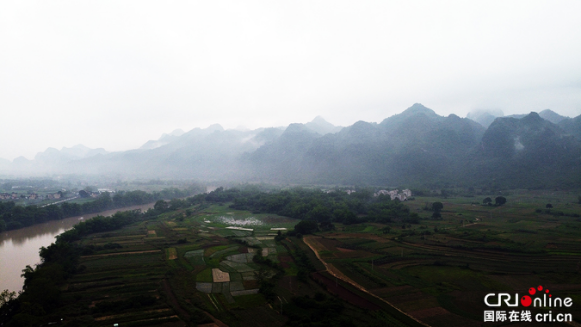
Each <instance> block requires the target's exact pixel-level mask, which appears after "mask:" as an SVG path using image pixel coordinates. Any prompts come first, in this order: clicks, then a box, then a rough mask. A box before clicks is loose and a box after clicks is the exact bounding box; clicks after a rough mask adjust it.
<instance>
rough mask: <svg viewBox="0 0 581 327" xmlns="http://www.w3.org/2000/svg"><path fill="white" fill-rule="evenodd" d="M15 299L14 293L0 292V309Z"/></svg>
mask: <svg viewBox="0 0 581 327" xmlns="http://www.w3.org/2000/svg"><path fill="white" fill-rule="evenodd" d="M15 298H16V292H10V291H9V290H4V291H2V293H0V308H1V307H2V306H3V305H4V304H6V303H8V302H10V301H12V300H14V299H15Z"/></svg>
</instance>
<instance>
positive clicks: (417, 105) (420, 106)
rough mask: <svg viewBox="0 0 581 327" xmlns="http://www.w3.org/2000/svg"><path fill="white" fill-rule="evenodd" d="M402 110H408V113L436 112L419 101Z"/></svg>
mask: <svg viewBox="0 0 581 327" xmlns="http://www.w3.org/2000/svg"><path fill="white" fill-rule="evenodd" d="M404 112H409V113H412V112H413V113H419V112H422V113H425V114H436V112H435V111H434V110H432V109H430V108H427V107H425V106H424V105H423V104H421V103H414V105H413V106H411V107H409V108H407V109H406V110H405V111H404Z"/></svg>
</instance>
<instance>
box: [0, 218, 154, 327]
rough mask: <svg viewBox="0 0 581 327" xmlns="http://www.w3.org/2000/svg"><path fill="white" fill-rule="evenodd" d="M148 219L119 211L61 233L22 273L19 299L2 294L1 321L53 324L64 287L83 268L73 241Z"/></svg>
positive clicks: (8, 322) (79, 246) (21, 323)
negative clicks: (53, 312) (35, 263)
mask: <svg viewBox="0 0 581 327" xmlns="http://www.w3.org/2000/svg"><path fill="white" fill-rule="evenodd" d="M151 213H152V214H153V212H151ZM145 217H147V213H141V212H140V211H139V210H134V211H123V212H121V211H120V212H117V213H115V214H114V215H113V216H111V217H103V216H97V217H95V218H93V219H90V220H87V221H85V222H81V223H79V224H77V225H75V226H74V227H73V228H72V229H70V230H68V231H66V232H64V233H62V234H60V235H59V236H57V238H56V241H55V242H54V243H52V244H51V245H49V246H48V247H41V248H40V252H39V253H40V258H41V263H40V264H38V265H36V266H35V267H31V266H26V268H25V269H24V270H22V277H24V286H23V290H22V292H21V293H20V294H19V295H18V297H15V294H14V293H12V294H10V292H8V291H4V292H3V293H2V297H3V300H2V303H1V304H2V305H1V306H0V321H2V323H6V325H5V326H46V325H47V324H49V322H50V321H54V317H52V316H51V315H50V312H51V311H52V310H54V309H55V308H57V307H59V306H60V305H61V304H62V302H63V301H64V300H63V298H62V297H61V293H62V291H61V287H62V285H63V284H64V282H65V281H66V280H67V279H68V278H70V277H71V276H72V275H74V274H75V273H78V272H80V271H82V270H83V268H84V267H83V266H79V259H80V256H81V254H82V253H83V249H84V247H83V246H82V245H79V244H77V243H74V241H76V240H78V239H80V238H81V237H82V236H85V235H89V234H92V233H98V232H106V231H112V230H117V229H120V228H122V227H123V226H126V225H129V224H131V223H133V222H136V221H138V220H140V219H143V218H145Z"/></svg>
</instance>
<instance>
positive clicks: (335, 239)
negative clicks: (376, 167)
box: [57, 192, 581, 326]
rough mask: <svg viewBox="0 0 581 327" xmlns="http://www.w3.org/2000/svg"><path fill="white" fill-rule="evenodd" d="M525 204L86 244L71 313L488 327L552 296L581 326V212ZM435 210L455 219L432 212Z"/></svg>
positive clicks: (183, 222) (69, 284)
mask: <svg viewBox="0 0 581 327" xmlns="http://www.w3.org/2000/svg"><path fill="white" fill-rule="evenodd" d="M516 194H517V196H518V198H517V199H518V202H516V203H513V202H512V200H513V199H512V198H511V197H510V196H507V198H508V200H509V201H508V203H507V205H506V206H488V205H482V204H480V203H475V201H474V200H473V199H465V198H451V199H445V200H442V199H441V198H429V197H426V198H420V197H418V198H416V200H415V201H410V202H408V203H407V205H408V206H409V208H410V210H411V211H414V212H418V213H419V216H420V218H421V219H420V220H419V222H418V223H414V224H405V223H400V222H397V221H394V222H390V223H386V224H380V223H358V224H351V225H344V224H341V223H335V226H334V227H335V228H334V229H330V230H327V231H324V232H321V231H319V232H315V233H314V234H313V235H305V236H303V237H300V236H299V237H295V236H281V237H277V235H278V234H279V231H280V232H282V233H284V232H286V231H289V230H293V229H294V226H295V225H296V224H297V223H298V220H295V219H291V218H287V217H281V216H277V215H274V214H254V213H251V212H248V211H241V210H234V209H232V208H229V207H228V206H227V205H219V204H214V205H209V206H208V205H194V206H190V207H188V208H184V209H180V210H174V211H171V210H168V211H167V212H165V213H162V214H160V215H158V216H155V217H153V218H148V219H147V220H143V221H139V222H136V223H133V224H130V225H128V226H125V227H123V228H122V229H119V230H116V231H110V232H103V233H93V234H90V235H88V236H86V237H84V238H82V239H81V240H80V241H78V243H79V245H80V246H82V247H84V248H87V249H91V250H90V251H88V252H87V253H83V255H81V257H80V261H79V267H80V269H79V270H78V272H77V273H75V274H73V275H72V277H71V278H69V279H68V280H67V281H66V285H64V286H63V287H62V301H61V302H62V307H61V308H59V309H58V310H57V313H58V314H62V315H64V316H66V317H68V318H67V319H68V320H69V321H70V322H71V324H72V325H73V323H72V322H75V323H78V324H80V325H83V326H110V325H111V324H113V323H120V326H121V324H125V325H134V326H138V325H144V324H147V325H164V326H190V325H194V324H204V323H212V322H214V323H216V324H218V325H220V324H222V323H223V324H226V325H228V326H254V325H256V324H255V323H256V321H258V320H261V319H262V320H261V321H263V322H262V324H263V325H265V326H266V325H268V326H282V325H285V324H291V325H292V322H293V321H292V319H299V318H298V317H303V318H300V319H307V318H305V317H311V318H309V319H314V320H313V321H315V320H316V318H314V317H315V316H316V315H317V314H318V313H316V312H317V311H312V310H314V309H313V308H327V309H325V310H331V309H329V308H335V309H336V310H340V312H341V314H340V315H336V317H334V318H333V319H335V318H337V319H339V320H336V322H337V323H339V321H342V323H344V324H345V325H347V326H369V325H390V326H391V325H393V326H421V325H424V326H425V325H428V326H464V325H466V326H468V325H470V326H471V325H475V326H476V325H482V323H483V321H482V317H483V311H484V310H486V309H487V307H485V306H484V304H483V298H484V296H485V295H486V294H488V293H498V292H506V293H515V292H516V293H519V294H522V293H523V292H525V291H526V290H528V289H529V288H531V287H536V286H538V285H543V286H544V287H545V288H548V289H550V290H551V291H552V292H553V293H552V294H555V295H556V296H558V297H561V298H564V297H571V298H572V299H573V302H574V303H575V305H574V306H573V307H571V308H567V310H568V311H566V312H568V313H572V314H573V317H574V318H575V319H579V318H581V310H580V308H579V306H578V305H577V304H576V303H578V302H577V301H581V275H580V269H581V268H580V265H581V247H579V246H578V244H579V240H581V219H580V218H579V217H576V216H575V215H574V213H576V212H579V209H580V207H581V206H580V205H579V204H575V203H571V202H565V200H562V201H559V202H556V201H555V198H550V200H552V201H553V202H554V203H558V204H555V205H554V210H559V211H563V212H565V213H566V214H563V215H560V214H557V215H556V214H554V212H551V211H546V210H544V209H543V210H538V209H539V208H540V207H541V206H540V205H539V202H534V201H528V200H527V199H530V198H534V196H533V195H531V194H528V195H527V194H525V193H524V192H520V193H519V192H517V193H516ZM532 194H534V192H533V193H532ZM537 200H538V199H537ZM434 201H442V203H443V206H444V208H443V210H442V218H441V219H437V220H436V219H432V218H431V217H430V214H431V211H429V210H426V208H425V207H426V203H432V202H434ZM542 201H543V202H544V201H545V200H544V199H543V200H542ZM186 209H187V210H188V212H189V213H188V214H186V213H185V212H186ZM309 301H311V302H309ZM312 301H315V302H312ZM305 303H310V304H309V305H307V306H305ZM313 303H315V304H313ZM335 309H333V310H335ZM537 310H541V311H542V309H538V308H537ZM553 311H555V312H561V311H562V312H565V310H561V309H560V308H554V310H553ZM289 319H291V320H289ZM333 321H335V320H333ZM259 325H260V324H259ZM547 325H549V326H550V324H547Z"/></svg>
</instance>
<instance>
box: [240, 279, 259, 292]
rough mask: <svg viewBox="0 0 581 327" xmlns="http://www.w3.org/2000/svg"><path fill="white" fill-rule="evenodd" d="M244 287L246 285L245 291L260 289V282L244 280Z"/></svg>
mask: <svg viewBox="0 0 581 327" xmlns="http://www.w3.org/2000/svg"><path fill="white" fill-rule="evenodd" d="M242 285H244V289H247V290H249V289H253V288H258V281H257V280H243V281H242Z"/></svg>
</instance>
